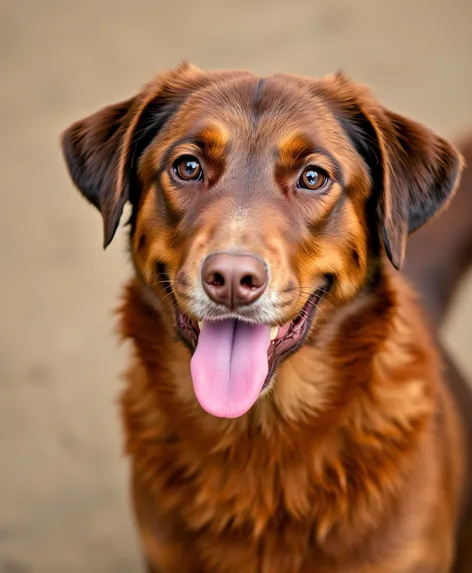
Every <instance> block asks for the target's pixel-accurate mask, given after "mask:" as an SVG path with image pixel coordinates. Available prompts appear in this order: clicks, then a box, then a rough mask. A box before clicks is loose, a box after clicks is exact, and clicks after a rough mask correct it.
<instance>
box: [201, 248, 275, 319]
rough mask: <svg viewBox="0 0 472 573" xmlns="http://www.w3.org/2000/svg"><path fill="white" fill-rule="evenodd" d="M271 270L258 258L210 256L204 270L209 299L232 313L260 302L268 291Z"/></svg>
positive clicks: (204, 284) (219, 254)
mask: <svg viewBox="0 0 472 573" xmlns="http://www.w3.org/2000/svg"><path fill="white" fill-rule="evenodd" d="M267 278H268V277H267V268H266V265H265V263H264V261H263V260H262V259H260V258H259V257H256V256H254V255H235V254H230V253H217V254H214V255H209V256H208V257H207V258H206V259H205V262H204V263H203V267H202V283H203V288H204V289H205V292H206V293H207V295H208V296H209V297H210V298H211V300H213V301H214V302H216V303H218V304H223V305H224V306H226V307H228V308H229V309H231V310H234V309H235V308H237V307H239V306H244V305H247V304H251V303H252V302H254V301H256V300H257V299H258V298H259V297H260V296H261V295H262V293H263V292H264V291H265V289H266V287H267Z"/></svg>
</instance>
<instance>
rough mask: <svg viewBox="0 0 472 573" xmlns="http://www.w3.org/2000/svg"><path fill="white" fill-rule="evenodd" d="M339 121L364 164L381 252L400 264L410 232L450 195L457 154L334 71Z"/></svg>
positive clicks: (457, 166)
mask: <svg viewBox="0 0 472 573" xmlns="http://www.w3.org/2000/svg"><path fill="white" fill-rule="evenodd" d="M334 82H335V83H336V84H337V86H338V88H340V90H339V91H338V97H340V100H338V101H341V107H342V113H343V117H344V119H343V122H342V123H343V126H344V128H345V130H346V132H347V133H348V135H350V137H351V139H352V141H353V142H354V144H355V145H356V148H357V150H358V152H359V153H360V154H361V156H362V157H363V158H364V160H365V162H366V163H367V166H368V168H369V170H370V174H371V178H372V185H373V193H374V196H375V198H376V199H377V201H376V211H377V217H378V221H379V224H380V230H381V235H382V239H383V243H384V246H385V250H386V252H387V255H388V257H389V259H390V261H391V262H392V264H393V265H394V266H395V267H396V268H397V269H400V268H401V266H402V263H403V259H404V256H405V248H406V240H407V237H408V235H409V234H410V233H412V232H413V231H415V230H416V229H418V228H419V227H421V226H422V225H424V224H425V223H426V222H427V221H428V220H429V219H430V218H431V217H433V216H434V215H436V214H437V213H439V212H440V211H441V209H443V208H444V207H445V206H446V205H447V204H448V202H449V201H450V200H451V199H452V197H453V195H454V192H455V190H456V188H457V185H458V183H459V178H460V173H461V170H462V163H463V162H462V158H461V156H460V155H459V153H458V151H457V150H456V149H455V148H454V147H453V146H452V145H451V144H450V143H449V142H447V141H446V140H445V139H443V138H441V137H439V136H437V135H436V134H434V133H433V132H432V131H431V130H429V129H428V128H426V127H424V126H422V125H421V124H419V123H416V122H414V121H412V120H410V119H407V118H405V117H403V116H401V115H398V114H396V113H393V112H391V111H389V110H386V109H385V108H383V107H382V106H381V105H380V104H378V103H377V102H376V101H375V99H374V98H373V97H372V95H371V94H370V92H369V91H368V90H366V89H365V88H364V87H362V86H356V85H354V84H352V83H351V82H349V80H347V79H346V78H345V77H344V76H343V75H342V74H336V76H335V77H334Z"/></svg>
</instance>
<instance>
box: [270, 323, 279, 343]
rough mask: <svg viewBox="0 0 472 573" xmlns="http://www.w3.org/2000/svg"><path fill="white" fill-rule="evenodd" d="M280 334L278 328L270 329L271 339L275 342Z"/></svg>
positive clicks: (272, 327)
mask: <svg viewBox="0 0 472 573" xmlns="http://www.w3.org/2000/svg"><path fill="white" fill-rule="evenodd" d="M278 333H279V327H278V326H271V328H270V339H271V340H275V339H276V338H277V334H278Z"/></svg>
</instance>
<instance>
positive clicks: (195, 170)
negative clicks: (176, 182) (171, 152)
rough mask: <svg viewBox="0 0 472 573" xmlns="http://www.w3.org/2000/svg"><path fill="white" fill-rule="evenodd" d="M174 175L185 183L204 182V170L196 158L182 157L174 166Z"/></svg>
mask: <svg viewBox="0 0 472 573" xmlns="http://www.w3.org/2000/svg"><path fill="white" fill-rule="evenodd" d="M173 169H174V173H175V174H176V175H177V177H178V178H179V179H182V180H183V181H202V179H203V170H202V166H201V165H200V162H199V161H198V159H197V158H196V157H193V156H191V155H186V156H185V157H180V158H179V159H177V161H176V162H175V163H174V165H173Z"/></svg>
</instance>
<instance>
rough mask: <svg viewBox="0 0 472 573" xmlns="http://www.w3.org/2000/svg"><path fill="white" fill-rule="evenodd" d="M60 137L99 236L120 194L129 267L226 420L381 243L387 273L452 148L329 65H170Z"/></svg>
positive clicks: (448, 165)
mask: <svg viewBox="0 0 472 573" xmlns="http://www.w3.org/2000/svg"><path fill="white" fill-rule="evenodd" d="M62 141H63V149H64V154H65V159H66V162H67V165H68V168H69V171H70V174H71V177H72V179H73V181H74V183H75V184H76V186H77V187H78V188H79V190H80V191H81V192H82V193H83V195H84V196H85V197H86V198H87V199H88V200H89V201H90V202H91V203H93V204H94V205H95V206H96V207H97V208H98V209H99V210H100V212H101V213H102V216H103V222H104V235H105V246H106V245H108V243H109V242H110V241H111V240H112V238H113V236H114V234H115V231H116V228H117V226H118V223H119V221H120V217H121V214H122V210H123V206H124V204H125V202H126V201H129V202H130V203H131V205H132V216H131V221H130V225H131V251H132V256H133V260H134V264H135V267H136V269H137V272H138V274H139V275H140V277H141V278H142V280H143V281H144V283H145V284H146V285H147V289H148V290H149V292H150V293H151V294H152V296H153V297H154V298H155V299H156V300H158V301H159V304H160V308H162V309H163V311H164V313H167V314H168V315H169V316H172V326H173V328H175V329H176V331H177V332H178V333H179V335H180V336H181V338H182V339H183V341H185V342H186V343H187V344H188V345H189V346H190V348H191V350H192V352H193V358H192V362H191V370H192V378H193V383H194V389H195V393H196V395H197V398H198V400H199V402H200V404H201V405H202V406H203V408H205V409H206V410H207V411H209V412H211V413H213V414H215V415H217V416H226V417H237V416H240V415H242V414H244V413H245V412H246V411H247V410H249V409H250V408H251V406H252V405H253V403H254V402H255V401H256V400H257V398H258V396H259V395H260V393H261V392H262V391H263V389H264V388H266V387H268V385H269V383H270V381H271V379H272V375H273V373H274V372H275V370H276V368H277V366H278V365H279V364H280V363H281V361H282V360H283V359H284V358H285V357H286V356H288V355H289V354H291V353H293V352H294V351H295V350H296V349H297V348H299V347H300V346H301V345H303V344H304V343H306V341H307V336H308V335H309V333H310V332H311V331H313V330H314V329H315V330H316V327H317V320H315V321H314V320H313V319H314V317H315V315H316V317H318V315H317V314H316V313H317V308H318V307H320V306H321V307H323V309H324V314H329V313H330V312H333V309H335V308H336V307H338V306H339V305H341V304H343V303H345V302H346V301H348V300H350V299H352V298H353V297H355V296H356V294H357V293H358V292H359V291H360V289H363V288H364V287H365V286H366V285H368V284H369V282H370V281H373V280H375V276H376V273H377V271H378V269H379V265H380V264H382V260H383V258H384V257H383V253H386V255H387V257H388V259H390V261H391V263H392V264H393V265H394V266H395V267H396V268H400V266H401V264H402V260H403V257H404V253H405V243H406V238H407V236H408V234H409V233H411V232H412V231H414V230H415V229H417V228H418V227H420V226H421V225H423V224H424V223H425V222H426V221H427V220H428V219H429V218H430V217H432V216H433V215H434V214H435V213H437V212H438V211H439V210H440V209H441V208H442V207H443V206H444V205H445V204H446V203H447V202H448V200H449V199H450V198H451V197H452V194H453V191H454V189H455V187H456V183H457V179H458V174H459V171H460V165H461V161H460V158H459V156H458V154H457V152H456V151H455V150H454V149H453V148H452V146H451V145H450V144H449V143H447V142H446V141H445V140H443V139H441V138H439V137H437V136H436V135H434V134H433V133H431V132H430V131H429V130H427V129H426V128H424V127H422V126H421V125H418V124H417V123H414V122H412V121H410V120H407V119H405V118H403V117H401V116H399V115H397V114H395V113H392V112H390V111H387V110H386V109H384V108H383V107H382V106H380V105H379V104H378V103H377V102H376V101H375V100H374V99H373V97H372V96H371V94H370V92H369V91H367V90H366V89H365V88H363V87H361V86H358V85H355V84H353V83H352V82H350V81H349V80H348V79H346V78H345V77H344V76H343V75H340V74H337V75H334V76H330V77H327V78H324V79H321V80H311V79H307V78H302V77H297V76H289V75H276V76H272V77H269V78H266V79H260V78H257V77H256V76H254V75H253V74H251V73H249V72H244V71H231V72H227V71H224V72H212V73H205V72H202V71H201V70H199V69H197V68H194V67H192V66H189V65H183V66H180V67H179V68H177V69H176V70H173V71H171V72H169V73H168V74H166V75H163V76H160V77H158V78H157V79H156V80H154V81H153V82H151V83H150V84H148V85H147V86H146V87H145V88H144V89H143V90H142V92H141V93H140V94H138V95H137V96H136V97H134V98H132V99H129V100H127V101H125V102H122V103H119V104H117V105H112V106H109V107H107V108H105V109H103V110H101V111H99V112H98V113H96V114H94V115H92V116H90V117H88V118H85V119H83V120H81V121H79V122H77V123H75V124H73V125H72V126H71V127H70V128H69V129H67V130H66V132H65V133H64V135H63V140H62ZM328 296H329V300H330V304H329V305H328V304H325V302H326V297H328ZM323 305H324V306H323Z"/></svg>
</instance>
